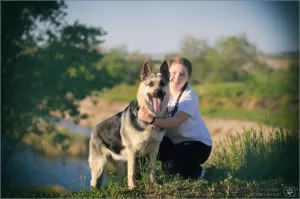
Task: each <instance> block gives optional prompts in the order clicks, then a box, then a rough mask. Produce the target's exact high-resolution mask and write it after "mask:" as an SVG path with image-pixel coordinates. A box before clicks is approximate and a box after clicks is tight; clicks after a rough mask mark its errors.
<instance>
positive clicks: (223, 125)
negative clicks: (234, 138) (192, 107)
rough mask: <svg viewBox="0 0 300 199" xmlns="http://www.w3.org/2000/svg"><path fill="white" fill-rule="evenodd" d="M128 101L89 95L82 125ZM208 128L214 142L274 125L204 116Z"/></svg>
mask: <svg viewBox="0 0 300 199" xmlns="http://www.w3.org/2000/svg"><path fill="white" fill-rule="evenodd" d="M127 105H128V104H127V103H122V102H107V101H104V100H102V99H100V98H96V97H87V98H85V99H84V100H83V101H81V102H80V108H79V110H80V112H81V113H87V114H89V118H88V119H85V120H81V121H80V125H83V126H87V127H89V128H93V127H94V126H95V125H97V124H98V123H99V122H101V121H103V120H105V119H107V118H109V117H110V116H112V115H114V114H116V113H118V112H119V111H122V110H124V108H125V107H126V106H127ZM202 117H203V120H204V122H205V123H206V126H207V128H208V129H209V131H210V133H211V135H212V138H213V141H214V143H217V142H220V141H222V140H223V139H224V138H225V137H226V136H228V135H235V134H236V133H241V132H244V129H255V130H260V129H261V128H263V132H264V133H265V134H267V133H269V132H271V131H272V128H273V127H270V126H266V125H262V126H261V125H259V124H258V123H257V122H252V121H242V120H234V119H227V118H213V117H208V116H202Z"/></svg>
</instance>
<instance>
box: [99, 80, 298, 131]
mask: <svg viewBox="0 0 300 199" xmlns="http://www.w3.org/2000/svg"><path fill="white" fill-rule="evenodd" d="M191 87H192V88H193V90H194V91H195V92H196V93H197V94H198V97H199V101H200V112H201V113H202V114H203V115H207V116H213V117H221V118H232V119H237V120H239V119H240V120H249V121H255V122H259V123H263V124H268V125H275V126H278V127H282V128H293V129H298V121H299V115H298V108H297V107H295V108H294V109H292V110H287V109H285V108H281V107H280V104H282V102H281V101H278V100H277V101H276V100H275V101H274V100H273V101H272V100H270V99H267V100H266V99H263V97H264V96H263V95H261V93H259V92H257V93H252V92H250V91H249V89H248V87H247V86H246V84H245V83H221V84H206V85H192V86H191ZM137 89H138V85H126V84H121V85H118V86H116V87H114V88H112V89H105V90H103V91H101V92H99V91H97V92H94V93H93V95H97V96H98V97H101V98H103V99H105V100H107V101H110V102H113V101H119V102H126V103H127V102H130V101H131V100H133V99H135V95H136V92H137ZM282 100H285V98H284V97H283V99H282ZM268 106H269V107H268Z"/></svg>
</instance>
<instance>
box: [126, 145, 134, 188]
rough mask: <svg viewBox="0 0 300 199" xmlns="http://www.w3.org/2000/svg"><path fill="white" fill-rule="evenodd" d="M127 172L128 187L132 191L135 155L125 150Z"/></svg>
mask: <svg viewBox="0 0 300 199" xmlns="http://www.w3.org/2000/svg"><path fill="white" fill-rule="evenodd" d="M127 158H128V161H127V164H128V165H127V168H128V169H127V172H128V187H129V189H130V190H132V189H134V187H135V185H134V177H135V153H134V152H133V151H131V150H130V149H128V150H127Z"/></svg>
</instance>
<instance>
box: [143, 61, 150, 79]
mask: <svg viewBox="0 0 300 199" xmlns="http://www.w3.org/2000/svg"><path fill="white" fill-rule="evenodd" d="M150 70H151V69H150V64H149V63H148V61H147V60H146V61H145V62H144V65H143V68H142V73H141V80H142V81H144V80H145V79H146V78H147V77H148V75H149V74H150Z"/></svg>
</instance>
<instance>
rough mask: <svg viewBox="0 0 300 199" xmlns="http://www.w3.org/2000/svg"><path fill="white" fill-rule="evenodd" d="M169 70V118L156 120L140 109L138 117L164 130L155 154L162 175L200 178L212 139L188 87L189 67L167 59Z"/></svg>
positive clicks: (194, 95)
mask: <svg viewBox="0 0 300 199" xmlns="http://www.w3.org/2000/svg"><path fill="white" fill-rule="evenodd" d="M169 70H170V94H171V96H170V100H169V103H168V115H169V118H167V119H162V118H155V117H153V116H152V115H151V114H149V113H148V112H147V110H146V109H143V108H141V109H140V110H139V112H138V117H139V119H141V120H143V121H145V122H149V123H150V124H152V125H155V126H159V127H165V128H167V130H166V135H165V137H164V139H163V141H162V142H161V144H160V149H159V154H158V159H159V160H161V161H162V168H163V170H164V171H165V172H167V173H168V174H176V173H179V174H181V176H183V177H185V178H188V177H190V178H200V179H202V178H203V177H204V174H205V170H204V168H202V167H201V166H200V164H203V163H204V162H205V161H206V160H207V159H208V157H209V155H210V152H211V148H212V139H211V136H210V133H209V131H208V130H207V128H206V125H205V123H204V122H203V119H202V117H201V115H200V112H199V101H198V96H197V94H196V93H195V92H194V91H193V90H192V89H191V88H190V87H189V86H188V80H189V78H190V77H191V75H192V64H191V62H190V61H189V60H187V59H186V58H182V57H176V58H173V59H171V60H170V62H169Z"/></svg>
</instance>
